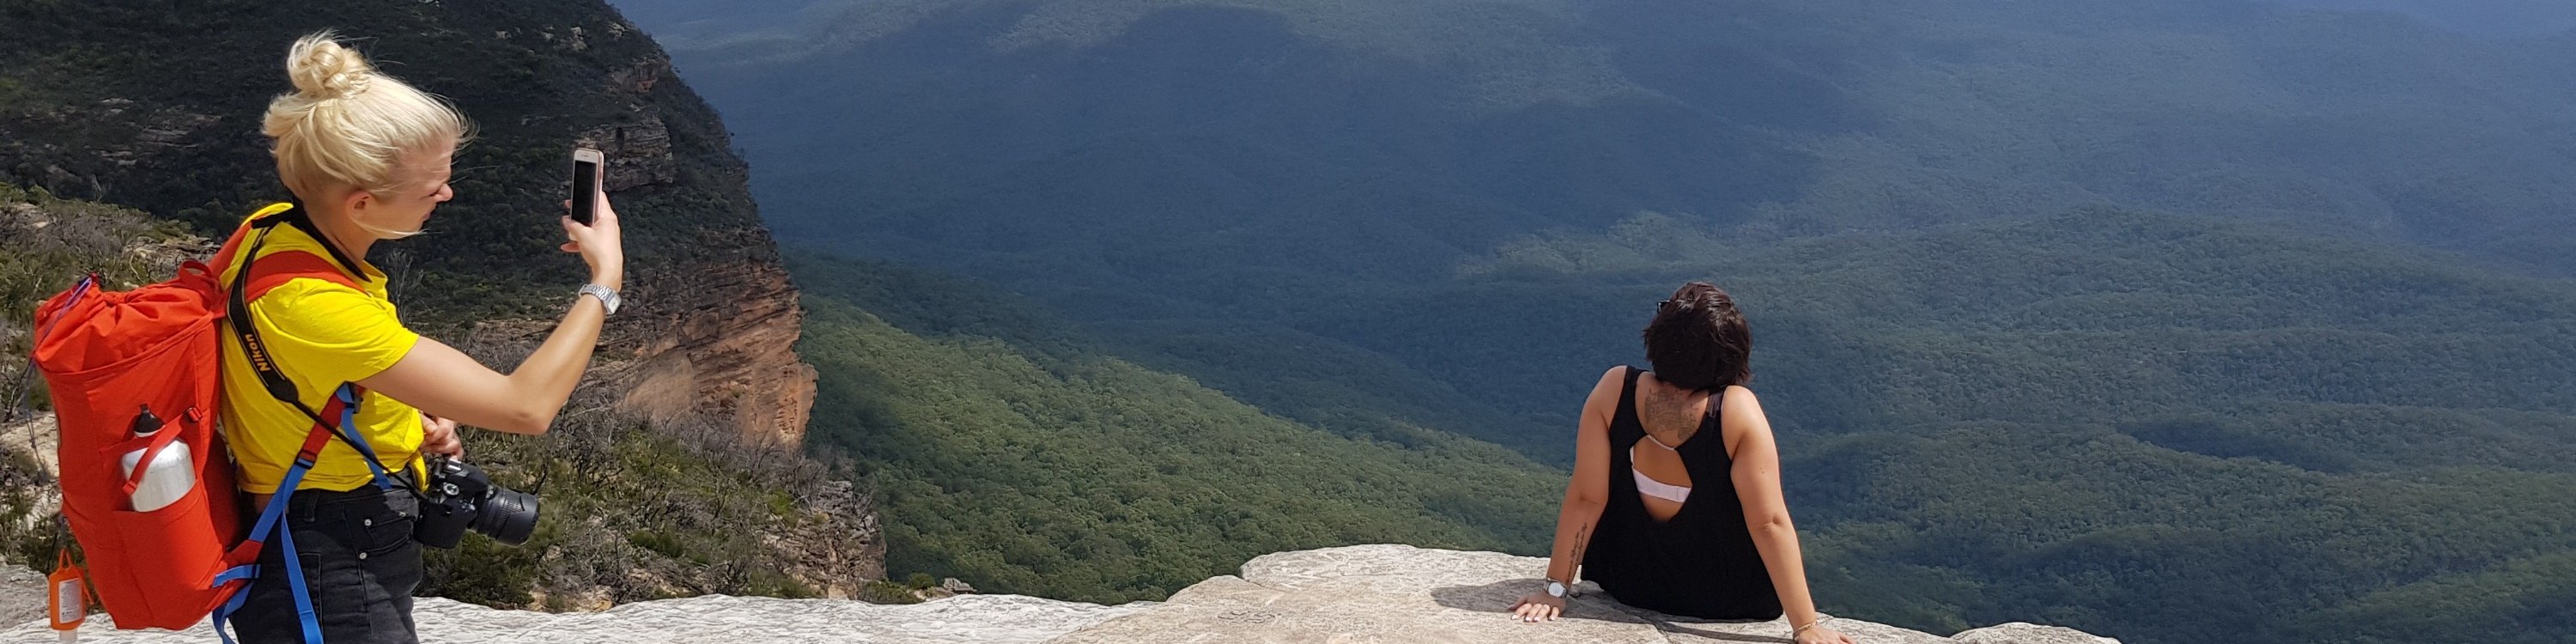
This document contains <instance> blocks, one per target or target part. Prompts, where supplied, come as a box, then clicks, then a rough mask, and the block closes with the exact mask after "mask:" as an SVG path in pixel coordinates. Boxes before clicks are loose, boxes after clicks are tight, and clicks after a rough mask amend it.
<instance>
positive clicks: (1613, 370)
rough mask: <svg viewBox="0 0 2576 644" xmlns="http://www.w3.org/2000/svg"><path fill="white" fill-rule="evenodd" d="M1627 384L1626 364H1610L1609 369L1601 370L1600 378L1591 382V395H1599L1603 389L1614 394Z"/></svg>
mask: <svg viewBox="0 0 2576 644" xmlns="http://www.w3.org/2000/svg"><path fill="white" fill-rule="evenodd" d="M1627 384H1628V365H1611V366H1610V370H1609V371H1604V372H1601V380H1600V381H1599V382H1595V383H1593V384H1592V395H1595V396H1598V395H1601V392H1602V391H1603V390H1608V391H1610V392H1611V393H1613V394H1616V393H1618V392H1619V390H1620V389H1623V388H1626V387H1627Z"/></svg>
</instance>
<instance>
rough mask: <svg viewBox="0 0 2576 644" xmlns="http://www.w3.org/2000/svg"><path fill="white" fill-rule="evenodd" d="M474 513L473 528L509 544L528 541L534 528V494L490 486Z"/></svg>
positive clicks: (535, 526)
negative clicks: (488, 492)
mask: <svg viewBox="0 0 2576 644" xmlns="http://www.w3.org/2000/svg"><path fill="white" fill-rule="evenodd" d="M480 505H481V507H480V508H479V509H478V511H477V512H476V513H475V516H474V531H475V532H480V533H483V534H486V535H490V536H491V537H492V538H493V539H495V540H498V541H500V542H501V543H506V544H510V545H513V546H515V545H519V544H523V543H527V542H528V535H530V534H533V533H535V532H536V531H537V495H534V494H529V493H526V492H520V491H517V490H512V489H509V488H504V487H501V486H497V485H495V486H492V491H491V493H490V494H489V495H488V496H485V497H483V503H481V504H480Z"/></svg>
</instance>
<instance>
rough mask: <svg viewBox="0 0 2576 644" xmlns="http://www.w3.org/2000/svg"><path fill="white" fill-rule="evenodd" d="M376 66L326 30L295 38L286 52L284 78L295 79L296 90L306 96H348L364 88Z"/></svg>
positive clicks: (324, 97)
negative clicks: (298, 38) (341, 43)
mask: <svg viewBox="0 0 2576 644" xmlns="http://www.w3.org/2000/svg"><path fill="white" fill-rule="evenodd" d="M375 75H376V68H375V66H373V65H368V64H367V57H366V56H363V55H360V54H359V53H358V52H357V51H356V50H353V49H350V48H347V47H343V46H340V43H339V41H337V40H334V39H333V34H332V33H331V32H328V31H325V32H321V33H317V34H313V35H309V36H305V37H304V38H302V39H300V40H297V41H295V47H294V48H292V49H288V50H287V52H286V77H287V78H289V79H292V80H294V81H295V89H296V90H297V91H299V92H302V93H303V94H304V95H305V96H309V97H312V98H320V99H334V98H348V97H350V96H355V95H357V94H358V92H363V91H366V89H367V81H369V80H372V79H373V77H374V76H375Z"/></svg>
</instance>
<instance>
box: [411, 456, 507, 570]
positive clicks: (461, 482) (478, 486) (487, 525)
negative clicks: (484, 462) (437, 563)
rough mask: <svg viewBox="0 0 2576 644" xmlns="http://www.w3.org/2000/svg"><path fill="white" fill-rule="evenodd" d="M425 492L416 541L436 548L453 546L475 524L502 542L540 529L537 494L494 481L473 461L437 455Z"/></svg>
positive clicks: (416, 529)
mask: <svg viewBox="0 0 2576 644" xmlns="http://www.w3.org/2000/svg"><path fill="white" fill-rule="evenodd" d="M422 487H424V488H426V489H425V490H423V491H422V493H421V499H420V523H419V526H418V527H416V528H413V530H412V540H414V541H419V542H420V543H421V545H425V546H429V547H432V548H454V547H456V542H457V541H459V540H462V539H464V538H465V529H466V528H473V529H474V531H475V532H480V533H483V534H484V535H486V536H490V537H492V538H493V539H498V540H500V542H501V543H505V544H509V545H513V546H515V545H519V544H523V543H527V542H528V534H529V533H531V532H535V531H536V530H537V495H534V494H529V493H526V492H520V491H516V490H512V489H509V488H505V487H501V486H498V485H493V484H492V477H491V475H488V474H484V473H483V468H480V467H475V466H474V464H472V463H467V462H465V461H460V460H456V459H453V458H448V457H445V456H432V457H430V458H429V481H428V485H424V486H422Z"/></svg>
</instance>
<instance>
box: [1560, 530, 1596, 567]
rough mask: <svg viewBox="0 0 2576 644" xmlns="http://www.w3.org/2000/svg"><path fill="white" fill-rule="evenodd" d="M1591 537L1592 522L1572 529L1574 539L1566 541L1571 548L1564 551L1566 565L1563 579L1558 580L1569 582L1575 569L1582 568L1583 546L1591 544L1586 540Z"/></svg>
mask: <svg viewBox="0 0 2576 644" xmlns="http://www.w3.org/2000/svg"><path fill="white" fill-rule="evenodd" d="M1591 539H1592V524H1591V523H1585V524H1583V525H1582V526H1579V527H1576V528H1575V529H1574V540H1573V541H1572V542H1569V543H1568V545H1570V546H1573V548H1572V549H1571V550H1568V551H1566V553H1565V562H1566V566H1565V579H1562V580H1560V581H1566V582H1571V581H1573V580H1574V573H1575V571H1576V570H1580V569H1582V568H1583V549H1584V548H1585V547H1587V546H1589V545H1591V544H1589V543H1587V542H1589V541H1590V540H1591Z"/></svg>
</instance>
